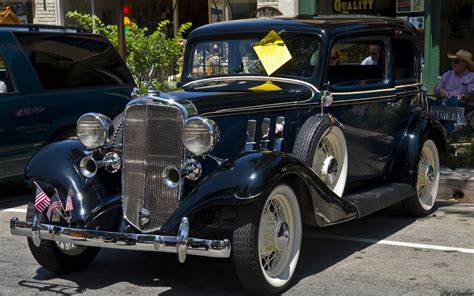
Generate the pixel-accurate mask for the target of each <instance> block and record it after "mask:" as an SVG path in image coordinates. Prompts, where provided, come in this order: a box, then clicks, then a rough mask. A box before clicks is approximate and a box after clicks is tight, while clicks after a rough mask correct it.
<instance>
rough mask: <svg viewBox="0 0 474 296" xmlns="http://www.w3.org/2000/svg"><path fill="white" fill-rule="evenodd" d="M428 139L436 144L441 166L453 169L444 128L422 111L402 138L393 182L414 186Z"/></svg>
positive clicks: (394, 167) (392, 172) (394, 168)
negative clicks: (422, 149) (424, 145)
mask: <svg viewBox="0 0 474 296" xmlns="http://www.w3.org/2000/svg"><path fill="white" fill-rule="evenodd" d="M426 139H432V140H433V141H434V142H435V143H436V146H437V148H438V153H439V156H440V164H441V165H442V166H449V167H453V165H452V159H451V156H450V155H449V148H448V144H447V142H446V133H445V131H444V128H443V126H442V125H441V123H440V122H439V121H437V120H436V119H434V118H433V117H432V116H431V115H430V114H429V113H427V112H424V111H420V112H417V113H415V114H414V115H413V118H412V120H411V123H410V125H409V126H408V128H407V129H406V130H405V132H404V135H403V136H402V140H401V141H400V146H399V148H398V151H397V153H396V155H395V157H394V162H393V167H392V170H391V173H390V176H391V177H390V178H391V179H392V180H394V181H396V182H402V183H407V184H414V180H415V179H416V170H417V163H418V158H419V156H420V153H421V148H422V146H423V143H424V141H425V140H426Z"/></svg>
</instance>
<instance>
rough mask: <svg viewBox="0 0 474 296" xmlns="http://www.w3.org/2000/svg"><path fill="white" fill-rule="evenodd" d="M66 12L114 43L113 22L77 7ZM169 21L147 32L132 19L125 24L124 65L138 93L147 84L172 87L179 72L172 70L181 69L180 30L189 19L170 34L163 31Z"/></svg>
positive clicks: (116, 33)
mask: <svg viewBox="0 0 474 296" xmlns="http://www.w3.org/2000/svg"><path fill="white" fill-rule="evenodd" d="M66 16H67V17H69V18H72V19H74V20H75V21H77V22H78V23H79V25H80V26H81V27H83V28H85V29H87V30H90V31H93V29H95V32H97V33H99V34H102V35H104V36H105V37H106V38H107V39H109V40H110V42H111V43H112V44H113V45H114V46H115V47H116V48H117V47H118V29H117V26H115V25H105V24H104V23H103V22H102V21H101V20H100V19H99V18H98V17H97V16H95V15H94V16H92V15H90V14H82V13H79V12H77V11H69V12H68V13H67V14H66ZM169 23H170V21H169V20H164V21H162V22H160V23H159V24H158V26H157V27H156V29H155V30H154V31H153V32H151V33H150V32H148V29H147V28H140V27H138V25H137V24H135V23H131V24H130V25H129V26H127V32H126V35H125V41H126V45H127V58H126V61H127V66H128V68H129V69H130V72H131V73H132V75H133V78H134V80H135V83H136V84H137V87H138V88H139V89H140V93H141V94H143V93H145V92H146V90H147V89H148V88H155V89H159V90H165V91H167V90H170V89H173V88H174V87H175V84H176V79H173V77H176V76H179V75H173V74H176V73H180V72H181V70H182V57H183V53H184V40H183V34H184V33H185V32H186V31H188V30H189V29H190V28H191V23H185V24H182V25H181V26H180V28H179V30H178V32H177V36H176V37H174V38H170V37H168V36H167V35H166V32H165V31H166V26H167V25H168V24H169Z"/></svg>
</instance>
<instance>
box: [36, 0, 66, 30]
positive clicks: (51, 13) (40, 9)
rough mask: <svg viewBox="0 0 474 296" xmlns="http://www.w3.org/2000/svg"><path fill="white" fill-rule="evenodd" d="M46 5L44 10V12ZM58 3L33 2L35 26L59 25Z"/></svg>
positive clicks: (47, 0) (54, 1) (45, 0)
mask: <svg viewBox="0 0 474 296" xmlns="http://www.w3.org/2000/svg"><path fill="white" fill-rule="evenodd" d="M45 4H46V10H45ZM57 5H58V1H56V0H35V1H34V7H33V10H34V18H33V23H35V24H46V25H59V24H60V21H59V16H58V9H57Z"/></svg>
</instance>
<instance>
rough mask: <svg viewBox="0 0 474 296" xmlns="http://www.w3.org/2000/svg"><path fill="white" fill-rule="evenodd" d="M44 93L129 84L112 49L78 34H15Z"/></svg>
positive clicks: (127, 74) (98, 40) (129, 78)
mask: <svg viewBox="0 0 474 296" xmlns="http://www.w3.org/2000/svg"><path fill="white" fill-rule="evenodd" d="M15 35H16V38H17V39H18V41H19V43H20V44H21V45H22V47H23V50H24V52H25V53H26V55H27V56H28V58H29V60H30V62H31V64H32V65H33V68H34V69H35V72H36V74H37V75H38V78H39V80H40V81H41V84H42V86H43V88H44V89H46V90H52V89H63V88H74V87H93V86H106V85H118V84H131V83H132V79H131V77H130V74H129V72H128V70H127V68H126V66H125V64H124V63H123V62H122V60H121V59H120V57H119V56H118V54H117V52H116V51H115V49H114V48H113V46H112V45H111V44H110V43H109V42H107V41H106V40H105V39H103V38H99V37H98V36H94V35H79V34H56V33H49V34H46V33H45V34H37V33H36V34H35V33H16V34H15Z"/></svg>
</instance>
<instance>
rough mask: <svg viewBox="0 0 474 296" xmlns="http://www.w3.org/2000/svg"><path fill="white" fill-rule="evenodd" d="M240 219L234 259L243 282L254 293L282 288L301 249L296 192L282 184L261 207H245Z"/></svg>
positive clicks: (286, 283)
mask: <svg viewBox="0 0 474 296" xmlns="http://www.w3.org/2000/svg"><path fill="white" fill-rule="evenodd" d="M262 204H263V205H262ZM240 219H241V223H239V224H240V226H239V227H238V228H236V229H235V230H234V234H233V258H234V264H235V268H236V271H237V275H238V276H239V279H240V281H241V283H242V285H243V286H244V288H246V289H247V290H248V291H250V292H252V293H255V294H272V293H277V292H279V291H281V290H283V289H284V288H285V287H286V286H287V285H288V284H289V282H290V281H291V278H292V277H293V275H294V273H295V269H296V265H297V263H298V258H299V254H300V248H301V238H302V223H301V214H300V208H299V204H298V199H297V198H296V195H295V192H294V191H293V190H292V189H291V188H290V187H289V186H288V185H286V184H284V183H281V184H279V185H277V186H276V187H275V188H274V189H273V190H272V191H271V193H270V194H269V195H268V197H267V198H266V199H265V201H264V202H263V203H260V206H258V207H253V208H247V209H246V210H244V211H243V212H242V213H241V214H240Z"/></svg>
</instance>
